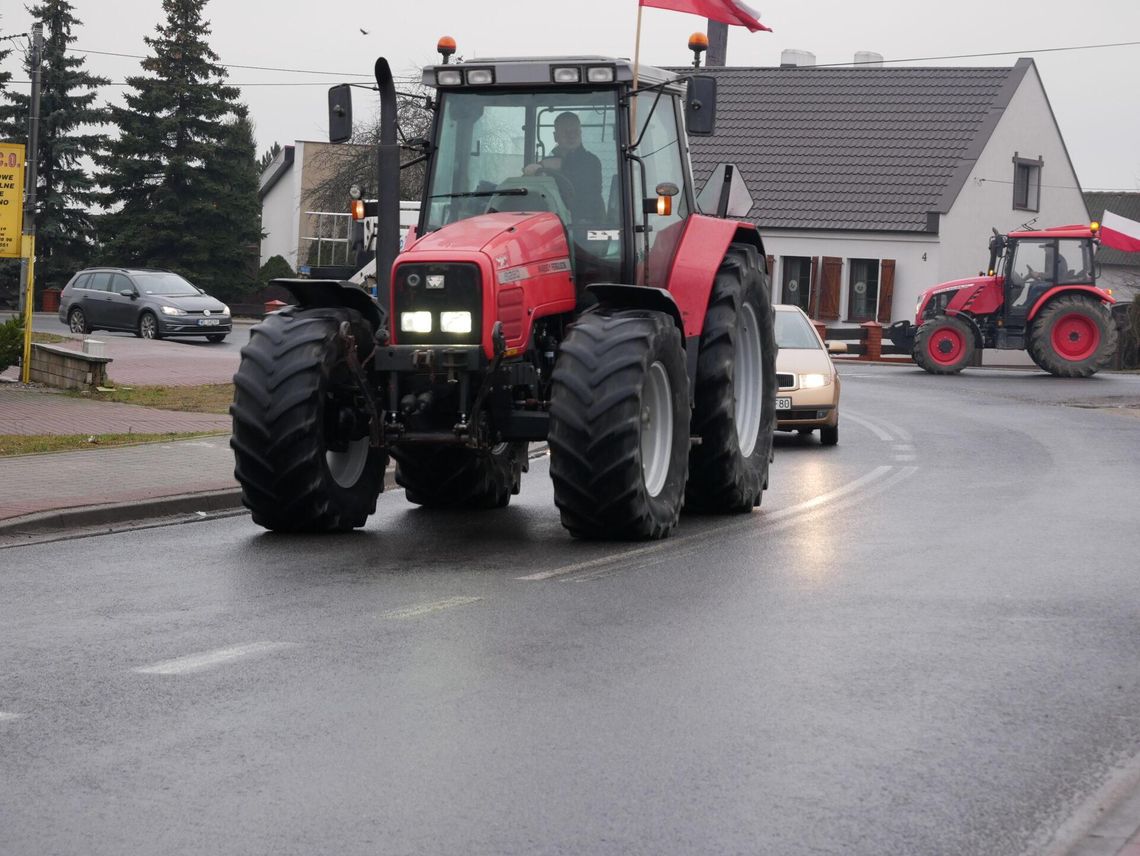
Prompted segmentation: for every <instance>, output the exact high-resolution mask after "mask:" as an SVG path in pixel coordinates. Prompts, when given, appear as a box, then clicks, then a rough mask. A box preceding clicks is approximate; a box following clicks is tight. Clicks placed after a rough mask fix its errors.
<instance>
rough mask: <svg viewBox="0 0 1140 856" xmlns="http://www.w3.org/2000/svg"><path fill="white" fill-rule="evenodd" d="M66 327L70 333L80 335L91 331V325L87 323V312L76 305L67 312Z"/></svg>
mask: <svg viewBox="0 0 1140 856" xmlns="http://www.w3.org/2000/svg"><path fill="white" fill-rule="evenodd" d="M67 327H68V329H69V330H71V332H72V333H79V334H81V335H86V334H88V333H90V332H91V325H90V324H88V323H87V314H86V313H85V312H84V311H83V310H82V309H80V308H79V307H78V306H76V307H75V308H74V309H72V310H71V311H70V312H69V313H67Z"/></svg>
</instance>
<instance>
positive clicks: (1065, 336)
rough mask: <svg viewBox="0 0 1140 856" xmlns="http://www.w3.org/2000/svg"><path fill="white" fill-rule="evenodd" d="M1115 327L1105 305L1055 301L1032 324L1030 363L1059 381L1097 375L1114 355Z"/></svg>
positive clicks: (1076, 300)
mask: <svg viewBox="0 0 1140 856" xmlns="http://www.w3.org/2000/svg"><path fill="white" fill-rule="evenodd" d="M1116 340H1117V334H1116V325H1115V324H1113V322H1112V317H1111V315H1110V314H1109V313H1108V312H1107V311H1106V310H1105V308H1104V305H1103V304H1102V303H1099V302H1098V301H1095V300H1090V299H1089V298H1087V297H1079V296H1076V295H1074V296H1071V297H1058V298H1057V299H1055V300H1053V301H1051V302H1050V303H1049V305H1048V306H1046V307H1045V308H1044V309H1042V310H1041V312H1040V313H1039V314H1038V315H1037V317H1036V318H1034V320H1033V326H1032V328H1030V331H1029V341H1028V342H1027V343H1026V347H1027V349H1028V351H1029V356H1030V357H1031V358H1032V359H1033V362H1035V363H1037V365H1038V366H1040V367H1041V368H1043V369H1044V370H1045V371H1047V372H1049V374H1052V375H1056V376H1058V377H1088V376H1089V375H1092V374H1096V372H1097V371H1099V370H1100V369H1102V368H1103V367H1104V366H1105V365H1107V364H1108V362H1109V360H1111V359H1112V355H1113V354H1114V353H1116Z"/></svg>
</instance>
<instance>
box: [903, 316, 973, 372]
mask: <svg viewBox="0 0 1140 856" xmlns="http://www.w3.org/2000/svg"><path fill="white" fill-rule="evenodd" d="M976 347H977V346H976V344H975V342H974V331H973V330H971V329H970V326H969V325H968V324H967V323H966V322H965V321H962V320H960V319H958V318H954V317H953V316H950V315H938V316H936V317H934V318H931V319H930V320H929V321H925V322H923V324H922V326H921V327H919V328H918V334H917V335H916V336H915V337H914V354H913V356H914V361H915V362H916V363H918V364H919V366H921V367H922V368H924V369H925V370H926V371H928V372H930V373H931V374H941V375H947V374H957V373H958V372H960V371H962V369H964V368H966V366H968V365H969V364H970V363H971V362H972V361H973V359H974V351H975V350H976Z"/></svg>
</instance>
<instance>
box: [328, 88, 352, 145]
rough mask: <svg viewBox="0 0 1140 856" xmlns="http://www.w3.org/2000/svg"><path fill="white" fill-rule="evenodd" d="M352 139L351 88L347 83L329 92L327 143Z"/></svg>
mask: <svg viewBox="0 0 1140 856" xmlns="http://www.w3.org/2000/svg"><path fill="white" fill-rule="evenodd" d="M351 139H352V87H351V86H349V85H348V84H347V83H342V84H341V85H340V86H334V87H332V88H331V89H330V90H329V142H330V143H347V142H348V141H349V140H351Z"/></svg>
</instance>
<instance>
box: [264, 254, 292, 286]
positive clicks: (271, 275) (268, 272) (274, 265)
mask: <svg viewBox="0 0 1140 856" xmlns="http://www.w3.org/2000/svg"><path fill="white" fill-rule="evenodd" d="M293 276H296V274H295V273H293V268H291V267H289V262H287V261H285V259H284V257H283V256H272V257H271V258H269V259H268V260H266V262H265V264H263V265H262V266H261V270H260V271H258V274H257V280H258V282H260V283H261V284H262V285H268V284H269V282H270V280H274V279H289V278H290V277H293Z"/></svg>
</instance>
